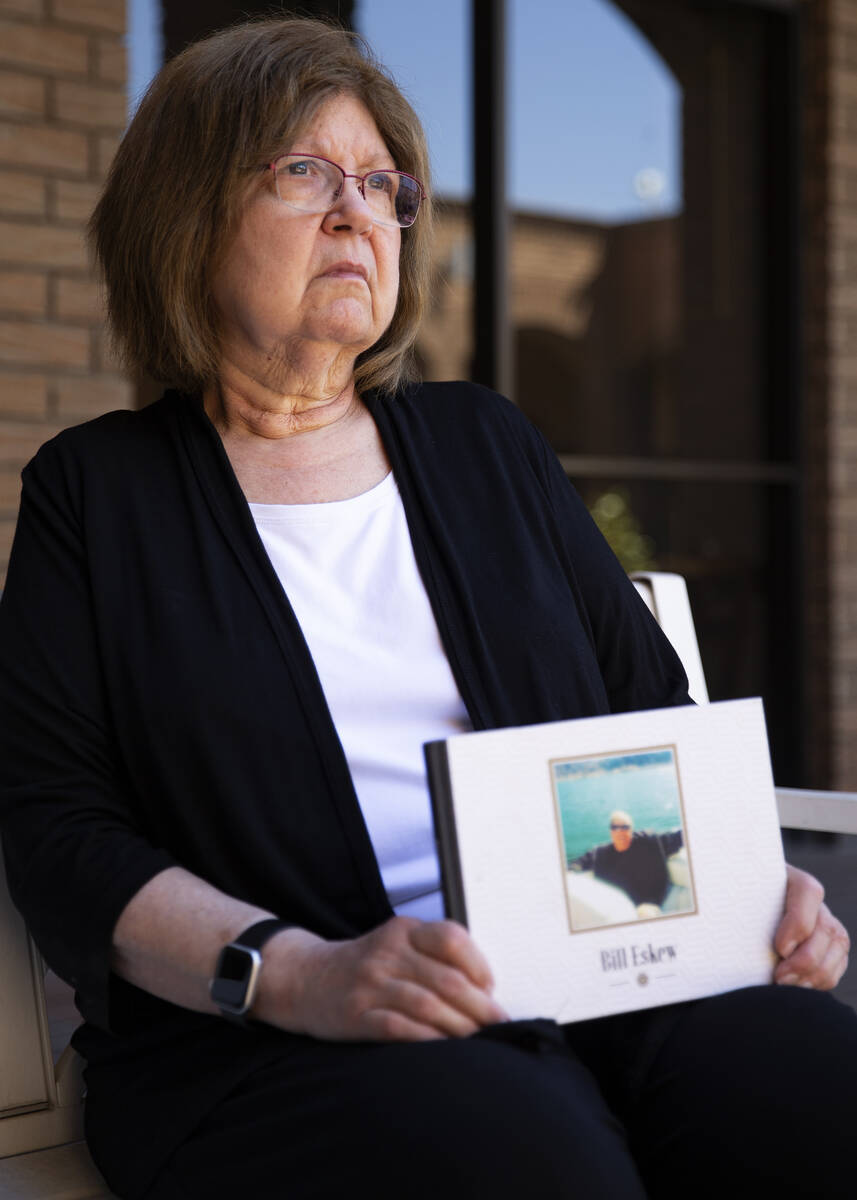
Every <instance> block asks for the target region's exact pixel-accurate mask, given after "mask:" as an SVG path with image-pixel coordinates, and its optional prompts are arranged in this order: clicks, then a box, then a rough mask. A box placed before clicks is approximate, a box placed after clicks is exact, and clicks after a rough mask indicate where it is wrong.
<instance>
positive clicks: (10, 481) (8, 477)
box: [0, 467, 21, 513]
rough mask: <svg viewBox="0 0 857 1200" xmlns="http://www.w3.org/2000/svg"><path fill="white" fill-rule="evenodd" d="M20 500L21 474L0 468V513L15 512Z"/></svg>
mask: <svg viewBox="0 0 857 1200" xmlns="http://www.w3.org/2000/svg"><path fill="white" fill-rule="evenodd" d="M20 500H21V472H20V471H15V470H12V469H11V468H8V467H7V468H2V467H0V512H7V513H9V512H16V511H17V509H18V504H19V503H20Z"/></svg>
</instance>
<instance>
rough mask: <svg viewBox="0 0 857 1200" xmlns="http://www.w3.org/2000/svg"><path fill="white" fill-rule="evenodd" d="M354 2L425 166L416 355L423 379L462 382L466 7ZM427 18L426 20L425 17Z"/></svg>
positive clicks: (358, 22) (467, 337) (467, 167)
mask: <svg viewBox="0 0 857 1200" xmlns="http://www.w3.org/2000/svg"><path fill="white" fill-rule="evenodd" d="M422 16H423V19H421V20H419V22H416V21H415V18H414V12H413V10H412V9H410V8H408V7H407V6H403V5H402V4H400V3H397V2H394V0H357V3H355V5H354V24H355V27H356V28H357V29H358V31H359V32H360V33H362V34H364V35H365V37H366V38H367V40H368V42H369V44H370V45H371V46H372V48H373V49H374V50H375V52H376V53H377V54H378V56H379V58H380V59H381V61H382V62H383V63H384V64H385V65H386V66H387V67H388V68H389V69H390V70H391V71H392V73H393V75H394V77H395V79H396V81H397V83H398V84H399V86H400V87H401V88H402V89H403V91H404V92H405V94H406V95H407V96H408V99H409V100H410V101H411V103H412V104H413V105H414V108H415V109H416V111H417V113H418V114H419V116H420V119H421V120H422V122H423V125H424V126H425V130H426V135H427V137H428V143H429V151H430V154H431V161H432V174H433V179H432V184H431V193H432V198H433V200H434V202H435V214H436V246H435V260H434V261H435V272H434V286H433V291H432V304H431V310H430V312H429V314H428V318H427V320H426V321H425V323H424V326H423V330H422V333H421V335H420V339H419V342H418V343H417V355H418V357H419V360H420V366H421V369H422V373H423V377H424V378H425V379H430V380H431V379H467V378H469V376H470V362H471V358H472V353H473V341H472V325H473V321H472V302H473V238H472V232H471V231H472V225H471V215H470V197H471V193H472V164H471V132H470V125H471V103H470V88H471V83H470V80H471V72H470V5H469V4H465V3H463V2H462V0H433V3H432V5H431V9H430V12H429V10H424V11H423V14H422ZM426 18H429V19H426Z"/></svg>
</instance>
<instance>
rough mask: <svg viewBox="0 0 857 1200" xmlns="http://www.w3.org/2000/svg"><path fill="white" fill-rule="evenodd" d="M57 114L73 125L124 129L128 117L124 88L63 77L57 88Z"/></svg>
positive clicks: (62, 119)
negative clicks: (69, 79) (65, 79)
mask: <svg viewBox="0 0 857 1200" xmlns="http://www.w3.org/2000/svg"><path fill="white" fill-rule="evenodd" d="M56 115H57V117H58V118H59V119H60V120H61V121H63V122H64V123H68V124H71V125H89V126H92V127H94V128H108V129H124V128H125V122H126V119H127V101H126V99H125V92H124V89H121V88H117V87H109V86H95V85H93V84H87V83H71V82H64V81H62V80H60V81H59V82H58V83H57V88H56Z"/></svg>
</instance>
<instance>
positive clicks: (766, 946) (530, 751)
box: [425, 699, 786, 1023]
mask: <svg viewBox="0 0 857 1200" xmlns="http://www.w3.org/2000/svg"><path fill="white" fill-rule="evenodd" d="M425 755H426V762H427V765H428V774H429V785H430V788H431V793H432V807H433V811H434V821H435V831H436V837H437V842H438V848H439V854H440V861H441V873H442V877H443V889H444V903H445V908H446V914H447V916H449V917H452V918H454V919H455V920H458V921H461V922H462V924H464V925H466V926H467V928H468V929H469V930H470V932H471V934H472V935H473V937H474V939H475V940H476V943H477V944H478V945H479V946H480V947H481V949H482V950H483V951H484V953H485V954H486V956H487V958H488V961H489V962H490V964H491V967H492V970H493V972H494V976H495V981H496V990H495V996H496V998H497V1000H498V1001H499V1002H500V1004H502V1005H503V1006H504V1007H505V1008H506V1010H507V1011H508V1012H509V1014H510V1016H511V1017H512V1018H514V1019H524V1018H529V1017H552V1018H554V1019H555V1020H556V1021H559V1022H561V1023H565V1022H569V1021H580V1020H585V1019H587V1018H590V1017H597V1016H606V1015H607V1014H609V1013H616V1012H627V1011H630V1010H631V1009H636V1008H646V1007H650V1006H652V1005H658V1004H669V1003H672V1002H674V1001H677V1000H689V999H693V998H695V997H699V996H708V995H714V994H715V993H718V992H726V991H730V990H732V989H733V988H739V987H747V986H750V985H752V984H758V983H769V982H770V981H771V978H772V973H773V968H774V965H775V962H776V956H775V953H774V951H773V938H774V933H775V931H776V928H777V925H778V923H779V920H780V917H781V915H782V911H783V902H784V897H785V887H786V873H785V864H784V861H783V849H782V841H781V838H780V829H779V822H778V819H777V808H776V800H775V796H774V784H773V779H772V776H771V763H770V756H769V753H768V742H767V735H766V731H765V718H764V713H763V710H762V702H761V700H758V699H753V700H730V701H723V702H721V703H717V704H706V705H700V706H699V707H695V706H688V707H682V708H665V709H656V710H652V711H648V712H634V713H622V714H616V715H612V716H606V717H588V718H584V719H581V720H575V721H555V722H550V723H548V724H544V725H529V726H524V727H520V728H514V729H498V730H488V731H486V732H480V733H466V734H461V735H459V736H457V737H452V738H448V739H446V740H445V741H440V742H430V743H427V745H426V746H425Z"/></svg>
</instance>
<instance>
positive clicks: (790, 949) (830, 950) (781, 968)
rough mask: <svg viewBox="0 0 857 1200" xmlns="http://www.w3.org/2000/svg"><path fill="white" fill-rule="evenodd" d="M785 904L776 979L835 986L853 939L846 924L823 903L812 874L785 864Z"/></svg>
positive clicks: (777, 940) (776, 946)
mask: <svg viewBox="0 0 857 1200" xmlns="http://www.w3.org/2000/svg"><path fill="white" fill-rule="evenodd" d="M786 872H787V875H788V884H787V887H786V907H785V913H784V914H783V919H782V921H781V922H780V925H779V928H778V930H777V934H776V937H775V938H774V949H775V950H776V951H777V953H778V954H779V955H780V956H781V958H782V962H780V963H779V965H778V966H777V969H776V971H775V972H774V980H775V982H776V983H792V984H799V985H800V986H801V987H812V988H819V989H822V990H824V989H827V988H832V987H836V985H837V983H838V982H839V980H840V979H841V978H842V976H843V975H844V974H845V968H846V967H847V966H848V951H849V948H850V941H849V938H848V933H847V931H846V929H845V926H844V925H843V924H842V922H841V921H837V919H836V917H834V915H833V914H832V913H831V911H830V909H829V908H828V907H827V905H826V904H825V903H824V888H823V887H822V885H821V884H820V883H819V882H818V880H817V879H815V878H814V877H813V876H812V875H808V874H807V873H806V871H801V870H799V869H798V868H797V867H791V866H786Z"/></svg>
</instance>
